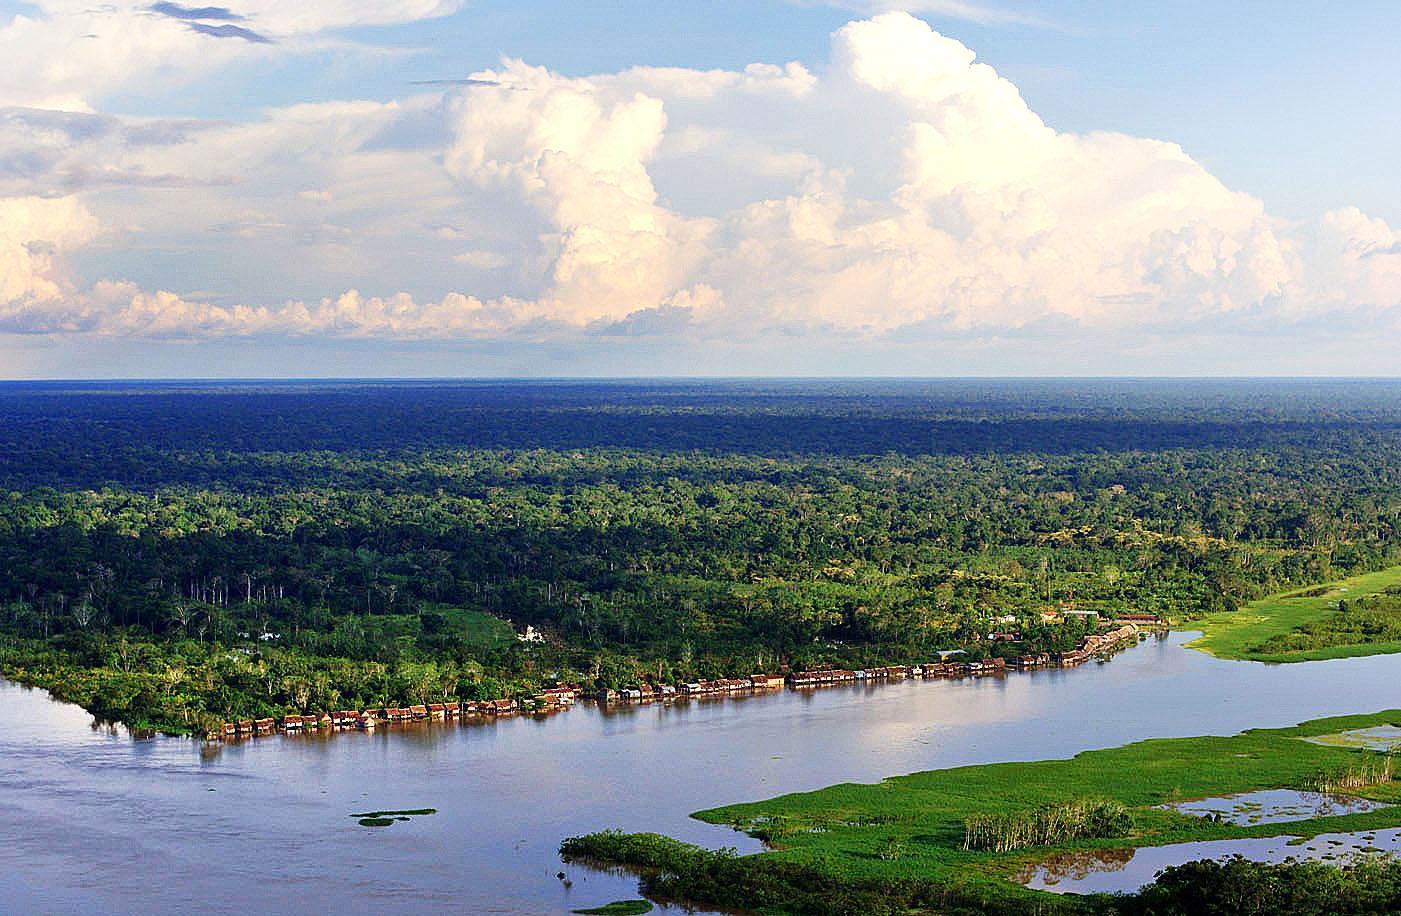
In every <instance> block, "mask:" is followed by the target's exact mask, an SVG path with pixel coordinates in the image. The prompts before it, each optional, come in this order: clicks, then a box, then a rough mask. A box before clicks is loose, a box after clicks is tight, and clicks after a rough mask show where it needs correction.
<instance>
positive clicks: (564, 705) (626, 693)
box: [206, 614, 1165, 742]
mask: <svg viewBox="0 0 1401 916" xmlns="http://www.w3.org/2000/svg"><path fill="white" fill-rule="evenodd" d="M1161 632H1165V623H1164V622H1163V621H1162V620H1160V619H1159V618H1158V617H1156V616H1154V615H1149V614H1121V615H1119V616H1118V617H1117V618H1115V619H1114V620H1113V621H1110V622H1109V623H1107V624H1106V625H1104V626H1102V627H1101V629H1100V630H1099V631H1098V632H1096V633H1094V634H1091V635H1089V636H1086V637H1084V638H1082V639H1081V640H1080V641H1079V643H1078V644H1077V645H1076V647H1075V648H1074V649H1073V650H1070V651H1067V652H1055V653H1052V652H1042V653H1037V654H1034V655H1017V656H1013V657H1011V658H1001V657H998V658H989V659H985V660H981V661H978V660H969V661H951V660H950V658H951V657H952V656H955V655H959V654H962V650H952V651H949V652H945V653H941V659H940V661H937V662H927V663H923V664H913V665H891V666H886V667H873V668H865V669H859V670H847V669H842V668H834V667H821V668H815V669H811V670H806V671H788V672H785V673H782V674H754V675H750V676H749V677H742V678H721V679H718V680H709V681H693V682H689V683H683V684H674V685H673V684H651V683H647V682H643V683H639V684H637V685H635V686H632V687H628V688H625V689H622V690H598V691H584V690H582V689H581V688H579V687H578V686H574V685H559V686H555V687H551V688H548V689H546V690H542V691H540V692H539V693H536V694H534V695H532V696H529V697H522V698H518V699H511V698H502V699H496V700H477V701H452V702H449V701H446V700H445V701H444V702H442V703H421V704H415V705H412V706H385V707H379V708H374V709H365V710H337V711H334V712H322V713H319V714H316V713H309V714H305V715H296V714H291V715H286V716H283V717H282V718H280V719H275V718H262V719H243V720H239V721H236V722H225V723H223V724H222V725H221V726H220V728H219V729H218V730H217V731H212V732H210V733H209V734H208V735H206V738H207V740H209V741H223V742H227V741H237V740H240V739H244V738H253V737H261V736H267V735H272V734H279V733H281V734H300V733H305V732H312V731H319V730H328V731H336V730H341V731H344V730H351V729H355V730H360V731H373V730H374V729H376V728H381V727H384V726H389V725H397V724H403V723H412V722H434V721H449V720H452V721H468V720H474V719H476V720H481V719H491V718H502V717H507V716H515V715H547V714H550V713H554V712H559V711H562V710H565V709H568V708H569V707H571V706H573V705H574V703H575V702H576V701H577V700H579V699H581V698H584V699H592V700H595V701H597V702H598V703H599V704H601V705H605V706H613V705H625V704H633V703H652V702H673V701H678V700H688V699H693V698H718V697H723V696H736V695H742V694H759V693H766V692H769V691H774V690H782V689H784V688H788V689H792V690H809V689H813V688H818V687H830V686H834V685H839V684H856V683H865V682H877V681H898V680H905V679H907V678H922V679H926V680H935V679H956V678H964V677H985V676H997V675H1005V674H1007V673H1008V672H1020V671H1032V670H1035V669H1038V668H1073V667H1076V666H1078V665H1083V664H1084V663H1086V662H1088V661H1090V660H1091V659H1093V658H1100V659H1107V658H1108V657H1109V656H1110V655H1112V654H1114V653H1115V652H1119V651H1122V650H1124V649H1127V648H1130V647H1131V646H1133V645H1137V644H1138V642H1139V641H1141V640H1144V639H1147V638H1148V637H1149V635H1150V634H1153V633H1161ZM1013 635H1014V634H997V633H994V634H991V638H993V639H998V638H1002V639H1008V640H1009V641H1010V637H1012V636H1013Z"/></svg>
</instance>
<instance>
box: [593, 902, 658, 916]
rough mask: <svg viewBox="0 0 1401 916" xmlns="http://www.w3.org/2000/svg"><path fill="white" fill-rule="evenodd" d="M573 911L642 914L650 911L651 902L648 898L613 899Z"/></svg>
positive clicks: (600, 914) (602, 915)
mask: <svg viewBox="0 0 1401 916" xmlns="http://www.w3.org/2000/svg"><path fill="white" fill-rule="evenodd" d="M574 912H575V913H584V914H586V916H642V914H643V913H650V912H652V903H651V901H649V900H615V901H613V902H612V903H610V904H607V905H606V906H596V907H592V908H591V909H587V910H574Z"/></svg>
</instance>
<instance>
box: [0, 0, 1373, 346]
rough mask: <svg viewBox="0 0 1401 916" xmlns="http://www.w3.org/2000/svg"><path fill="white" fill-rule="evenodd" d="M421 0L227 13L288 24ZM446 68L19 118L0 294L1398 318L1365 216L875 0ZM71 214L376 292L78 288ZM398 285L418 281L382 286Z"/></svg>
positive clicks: (470, 307)
mask: <svg viewBox="0 0 1401 916" xmlns="http://www.w3.org/2000/svg"><path fill="white" fill-rule="evenodd" d="M441 8H442V4H437V3H433V2H429V0H423V2H421V3H410V2H405V3H403V4H401V5H399V6H396V7H394V8H393V9H391V10H388V11H387V12H386V9H388V8H385V7H381V6H374V9H371V6H369V5H367V6H364V7H363V8H362V7H359V6H346V7H344V8H343V9H340V10H339V11H335V12H331V11H328V10H329V8H327V9H326V10H321V12H319V13H318V12H317V10H318V9H320V8H319V7H309V8H308V10H303V11H299V12H296V13H295V14H294V13H289V12H286V10H285V9H284V8H283V7H282V6H280V5H278V4H271V3H269V4H267V5H266V6H265V7H258V6H255V5H246V6H243V7H239V8H238V9H239V10H240V13H239V14H240V15H246V16H247V17H248V19H247V20H246V21H248V22H253V21H259V22H263V23H265V25H266V26H267V27H269V28H277V29H280V30H283V31H284V32H290V31H295V30H297V29H303V28H305V29H313V28H325V27H330V26H331V25H335V24H343V23H345V22H351V21H355V22H366V21H372V20H371V18H369V17H372V16H375V15H386V16H398V17H400V18H409V17H420V16H427V15H435V14H436V13H437V12H438V11H440V10H441ZM396 10H397V12H396ZM75 15H76V14H75ZM306 17H310V18H306ZM317 17H320V18H317ZM337 17H340V18H337ZM166 18H169V17H166ZM308 23H309V24H308ZM317 23H320V24H319V25H317ZM221 44H222V43H221ZM3 72H4V71H3V69H0V73H3ZM472 78H473V80H474V82H473V83H471V84H469V85H465V86H463V87H461V88H460V89H454V90H452V91H450V92H449V93H448V94H447V95H446V97H444V98H441V99H440V98H439V97H438V96H436V95H425V96H419V97H415V98H412V99H406V100H402V101H401V102H398V103H353V102H346V103H328V104H325V105H314V106H299V107H297V108H292V109H284V110H280V111H274V112H271V113H269V114H268V115H267V116H266V117H264V118H262V119H260V120H255V121H252V122H249V123H245V124H229V125H205V126H203V127H198V128H197V127H194V126H191V125H181V126H179V127H178V128H177V127H175V126H170V125H166V126H162V125H153V124H141V125H135V124H132V123H129V122H122V123H120V124H117V125H115V126H114V125H112V124H109V123H107V122H105V121H104V122H102V125H97V126H87V127H82V128H81V129H80V128H79V127H75V126H74V124H75V123H77V122H64V124H61V125H53V124H50V125H49V126H48V127H46V128H45V130H47V131H48V132H49V133H51V134H52V136H53V138H54V139H53V140H52V141H51V142H50V141H47V140H36V139H35V138H36V137H40V136H41V134H40V132H39V131H38V130H37V129H36V130H33V131H29V130H28V129H27V128H26V127H22V128H21V129H22V130H26V131H27V133H26V138H27V142H28V144H29V146H27V147H26V154H25V156H24V161H25V162H26V163H29V164H30V165H29V166H28V168H27V170H25V171H23V172H16V173H15V174H14V175H12V176H11V177H10V178H9V179H8V180H7V181H6V182H5V183H4V184H0V188H10V189H11V190H13V191H14V192H15V193H16V195H17V196H15V197H12V198H9V199H7V200H5V201H0V266H3V267H5V268H6V272H7V273H9V272H10V270H13V271H14V273H13V276H14V277H16V278H19V279H13V280H11V279H9V278H8V277H0V299H3V301H5V302H8V303H10V304H9V305H6V306H0V314H5V315H9V316H11V324H15V323H17V322H21V319H20V318H19V317H17V316H21V315H22V316H24V318H23V321H25V322H28V323H29V325H30V329H31V330H44V329H48V330H59V329H63V328H69V329H74V330H86V331H89V332H93V333H99V334H109V335H117V336H123V335H125V336H145V337H220V336H249V335H267V336H276V335H285V336H297V337H315V336H328V337H404V338H413V339H420V338H459V337H471V338H481V337H489V336H491V335H502V336H509V335H525V336H531V335H534V336H539V335H546V336H548V335H552V334H554V335H568V334H576V335H577V334H578V333H579V332H580V331H588V332H590V333H593V332H596V331H598V330H600V329H604V330H607V329H608V328H610V327H613V326H616V328H617V329H618V333H629V334H633V333H636V334H643V333H646V334H676V335H689V336H691V337H695V338H701V337H706V336H709V337H712V338H715V337H724V336H727V335H737V334H751V333H757V332H762V331H764V330H766V329H768V330H775V329H777V330H784V331H785V332H787V331H791V330H792V329H795V328H808V329H818V330H821V331H823V332H824V333H829V334H838V335H845V336H848V337H850V338H852V339H891V338H896V337H899V336H901V335H907V336H911V337H917V336H918V335H920V334H928V333H938V334H957V335H975V336H976V335H985V336H990V337H991V336H997V335H1006V334H1014V333H1023V332H1026V331H1027V330H1028V329H1036V328H1048V327H1049V328H1059V329H1066V328H1072V329H1080V330H1082V331H1084V332H1085V333H1100V332H1104V333H1112V332H1116V331H1120V330H1123V329H1125V328H1153V329H1157V330H1158V331H1160V332H1162V333H1171V332H1172V331H1173V329H1192V330H1193V332H1194V333H1200V332H1201V331H1202V329H1204V328H1210V327H1211V326H1213V323H1215V324H1216V325H1217V326H1220V327H1227V326H1230V327H1243V326H1246V325H1250V324H1251V323H1254V324H1255V325H1260V324H1262V323H1264V324H1269V323H1274V324H1288V323H1291V322H1296V323H1297V322H1308V321H1317V320H1318V319H1319V318H1320V316H1326V315H1330V314H1339V313H1342V312H1347V313H1348V314H1351V315H1353V316H1359V315H1361V316H1364V317H1365V318H1366V320H1370V321H1380V322H1390V323H1391V324H1392V325H1394V324H1395V313H1396V311H1397V310H1398V309H1401V234H1398V233H1397V232H1396V231H1395V230H1393V229H1392V228H1391V227H1389V226H1388V225H1387V224H1386V223H1385V222H1384V221H1382V220H1379V219H1376V218H1373V217H1369V216H1367V215H1366V214H1364V213H1362V212H1361V211H1359V210H1355V209H1339V210H1336V211H1334V212H1331V213H1328V214H1324V215H1322V216H1321V217H1320V218H1319V219H1317V220H1315V221H1312V222H1310V223H1306V224H1297V223H1291V222H1287V221H1284V220H1280V219H1277V218H1275V217H1272V216H1271V215H1270V213H1269V212H1268V210H1267V209H1266V206H1265V205H1264V203H1263V202H1261V201H1260V200H1258V199H1256V198H1254V197H1252V196H1250V195H1247V194H1243V193H1240V192H1237V191H1233V190H1231V189H1230V188H1228V187H1226V186H1225V185H1224V184H1223V183H1222V182H1221V181H1219V180H1218V179H1217V178H1216V177H1214V176H1213V175H1212V174H1211V173H1210V172H1209V171H1207V170H1206V169H1205V168H1204V167H1203V166H1202V165H1201V164H1200V163H1198V162H1196V161H1195V160H1194V159H1193V158H1192V157H1191V156H1190V155H1188V154H1187V153H1186V152H1185V151H1184V150H1183V149H1182V148H1181V147H1179V146H1178V145H1176V144H1173V143H1171V142H1167V141H1163V140H1156V139H1145V138H1140V137H1132V136H1127V135H1124V134H1119V133H1110V132H1098V133H1086V134H1077V133H1070V132H1065V131H1060V130H1057V129H1055V128H1054V127H1053V126H1051V125H1048V124H1046V123H1045V122H1044V121H1043V120H1042V119H1041V118H1040V117H1039V116H1038V115H1037V114H1036V113H1035V112H1034V111H1032V110H1031V109H1030V108H1029V107H1028V105H1027V104H1026V102H1025V101H1024V99H1023V98H1022V97H1021V95H1020V93H1019V92H1018V90H1017V88H1016V87H1015V86H1014V85H1013V84H1012V83H1010V82H1009V81H1007V80H1006V79H1004V78H1003V77H1001V76H1000V75H999V74H998V73H997V72H996V71H995V70H993V69H992V68H991V67H989V66H987V65H986V64H982V63H980V62H978V60H977V59H976V55H975V54H974V52H973V51H972V50H970V49H969V48H967V47H965V46H964V45H963V44H961V43H959V42H958V41H955V40H953V39H951V38H948V37H946V36H943V35H940V34H939V33H938V32H936V31H935V30H934V29H932V28H931V27H930V26H929V25H928V24H927V23H925V22H924V21H922V20H920V19H918V18H915V17H913V16H911V15H908V14H905V13H898V12H893V13H885V14H882V15H878V16H875V17H874V18H872V19H868V20H863V21H858V22H853V23H851V24H849V25H847V26H845V27H843V28H841V29H840V30H838V31H837V32H836V33H835V35H834V36H833V41H832V54H831V58H830V60H829V61H828V62H826V63H825V64H823V65H804V64H798V63H789V64H786V65H782V66H778V65H771V64H758V65H753V66H751V67H748V68H745V69H743V70H738V71H723V70H712V71H698V70H688V69H683V68H656V67H649V68H634V69H629V70H624V71H621V72H618V73H604V74H595V75H592V76H584V77H578V76H564V75H561V74H558V73H556V72H554V71H551V70H549V69H547V68H545V67H541V66H535V65H531V64H527V63H525V62H522V61H518V60H513V59H507V60H504V61H503V62H502V63H501V64H500V66H499V67H497V68H495V69H492V70H486V71H481V72H478V73H475V74H472ZM0 81H2V79H0ZM55 85H57V83H55ZM16 117H18V116H16ZM92 117H96V116H92ZM5 123H6V122H5V121H4V120H3V119H0V144H3V143H4V142H6V141H5V137H6V136H7V135H6V134H5V132H4V125H5ZM9 123H11V124H15V123H19V124H21V125H29V124H38V123H39V119H37V117H35V116H31V115H26V116H24V117H19V118H18V120H16V119H15V118H11V119H10V121H9ZM83 124H86V122H83ZM80 126H81V125H80ZM99 127H100V129H99ZM43 136H48V134H43ZM153 136H154V137H156V138H157V140H152V139H151V138H152V137H153ZM425 138H427V139H425ZM0 161H3V153H0ZM104 163H105V164H106V166H105V169H104V168H103V164H104ZM74 176H77V177H74ZM93 176H99V177H100V178H101V180H100V181H95V180H93ZM0 179H5V175H4V173H3V171H0ZM84 180H88V181H89V182H90V186H88V190H86V191H83V192H82V193H83V194H84V195H86V196H85V197H83V198H82V199H81V200H80V199H79V198H77V197H75V196H73V195H74V193H76V192H73V191H72V188H73V187H74V186H83V181H84ZM181 182H186V183H187V184H188V187H186V188H184V189H183V190H181V191H180V192H179V193H178V196H177V197H176V198H175V199H174V200H172V199H171V197H170V195H169V194H167V195H166V196H165V197H161V198H159V199H160V200H161V201H163V203H162V205H161V206H160V207H158V208H157V207H152V206H150V204H151V203H152V202H153V201H155V200H157V199H158V198H157V197H156V196H155V195H158V194H164V193H166V192H165V191H163V190H156V189H154V188H152V187H149V185H151V184H155V183H159V184H160V185H161V186H162V187H163V188H169V187H170V186H171V185H172V184H174V185H179V184H180V183H181ZM24 189H30V190H29V191H28V192H27V193H28V195H29V196H24V197H21V196H18V194H19V193H20V191H23V190H24ZM65 189H67V190H65ZM40 194H47V195H50V197H51V198H52V199H41V198H40V197H37V196H35V195H40ZM56 195H57V196H56ZM7 209H8V210H12V211H13V213H14V214H15V215H14V216H13V218H12V219H11V221H10V223H7V222H5V221H4V220H5V217H4V215H3V214H4V213H6V212H7ZM94 213H96V214H98V215H99V216H101V218H102V220H103V222H104V223H105V224H107V225H108V229H109V231H108V233H107V235H109V236H115V237H117V238H118V239H120V238H121V237H126V238H129V239H135V238H142V239H144V240H145V241H146V242H148V243H151V244H155V243H156V240H159V244H161V245H165V246H176V245H178V244H180V241H181V240H182V239H186V240H188V239H189V238H190V237H192V235H194V234H202V235H201V237H202V238H205V239H206V240H207V239H208V237H209V233H211V232H217V233H220V234H221V237H220V239H219V244H220V245H225V246H228V247H227V249H226V250H227V252H229V253H230V257H232V256H233V254H234V253H240V254H244V255H246V256H247V257H246V260H247V261H248V263H249V265H250V266H249V267H247V268H246V269H247V270H248V271H250V272H252V271H255V270H256V271H257V272H258V277H259V279H261V278H264V277H266V276H268V275H274V276H281V275H284V274H285V276H287V277H288V278H289V282H292V281H293V280H296V281H298V282H305V278H306V277H307V276H308V274H311V273H314V274H315V275H316V276H324V277H325V278H326V280H325V282H326V283H327V284H334V283H336V282H337V280H336V277H337V271H338V270H340V271H345V272H348V274H349V273H352V272H355V271H360V273H358V274H354V277H355V278H354V279H345V280H344V281H342V282H343V283H344V285H339V286H335V285H327V286H324V287H323V289H325V290H328V291H330V290H339V289H343V288H344V286H345V285H352V284H353V285H355V286H357V287H359V288H360V289H366V288H369V286H370V285H371V284H373V286H374V288H375V291H376V292H378V293H379V295H362V294H361V293H359V292H355V291H351V292H346V293H343V294H340V293H337V292H330V293H329V294H323V293H321V292H316V293H313V294H310V295H286V296H277V297H269V296H266V295H264V296H260V297H257V298H256V301H254V299H251V298H249V297H241V298H240V297H237V296H235V297H234V298H232V299H230V298H229V297H228V296H227V295H225V296H223V297H213V296H198V295H194V294H190V295H179V294H176V293H173V292H160V291H156V292H151V291H149V290H150V289H151V288H156V289H159V284H151V283H141V284H133V283H130V282H128V281H124V280H99V279H98V278H93V279H90V280H88V281H87V282H86V283H85V282H84V281H83V280H81V279H80V278H79V276H78V275H77V274H76V273H73V274H69V273H65V272H64V269H63V266H62V265H63V261H62V259H61V258H58V257H56V254H58V253H62V252H64V251H66V250H75V249H76V250H81V248H82V246H83V245H84V244H86V243H88V242H89V241H91V240H92V239H93V238H94V237H95V235H96V232H97V229H96V226H95V224H94V217H93V214H94ZM211 214H218V215H219V217H220V218H219V219H218V220H215V219H214V218H213V217H212V216H211ZM9 225H13V226H16V227H20V228H7V226H9ZM182 227H184V228H183V229H182ZM192 227H196V228H192ZM182 232H183V233H184V234H183V235H182ZM109 244H117V243H116V242H111V241H109ZM259 246H262V247H259ZM109 260H110V259H109ZM366 265H373V274H374V275H373V276H369V277H366V276H364V272H365V271H366V270H368V269H369V268H367V266H366ZM429 276H431V277H432V278H433V279H432V282H431V283H430V282H428V281H426V280H425V277H429ZM456 280H461V281H463V283H471V284H482V283H491V284H494V285H493V286H491V287H490V288H476V287H475V286H465V285H458V286H456V289H458V290H460V291H453V289H454V287H453V286H452V285H449V284H452V283H453V282H454V281H456ZM186 282H191V280H189V279H187V280H186ZM192 282H193V283H194V284H196V285H198V284H200V283H201V280H200V278H199V277H197V276H196V277H194V278H193V280H192ZM201 288H203V287H201ZM409 289H414V290H425V289H426V290H427V292H426V294H425V293H419V294H417V295H410V294H409V293H407V292H397V293H396V292H395V291H396V290H409ZM241 299H247V300H248V302H249V304H238V302H239V301H241ZM16 303H19V305H16ZM45 309H47V312H45V311H44V310H45ZM44 314H48V315H51V316H54V317H53V318H52V320H41V319H42V316H43V315H44ZM649 316H651V317H649Z"/></svg>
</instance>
